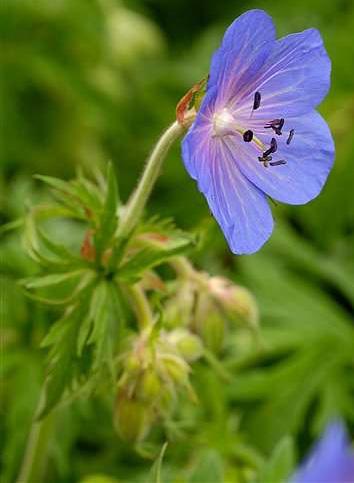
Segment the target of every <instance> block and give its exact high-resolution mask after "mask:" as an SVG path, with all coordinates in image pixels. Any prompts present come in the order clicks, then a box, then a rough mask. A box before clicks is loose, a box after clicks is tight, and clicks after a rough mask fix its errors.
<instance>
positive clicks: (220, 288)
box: [209, 277, 258, 327]
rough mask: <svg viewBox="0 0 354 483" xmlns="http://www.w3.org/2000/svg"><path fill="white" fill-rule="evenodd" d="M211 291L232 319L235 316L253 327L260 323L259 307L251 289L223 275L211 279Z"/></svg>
mask: <svg viewBox="0 0 354 483" xmlns="http://www.w3.org/2000/svg"><path fill="white" fill-rule="evenodd" d="M209 287H210V293H211V294H212V296H213V297H214V298H215V300H216V301H217V302H218V303H219V304H220V305H221V307H222V308H223V309H224V310H225V312H226V314H227V316H228V317H230V318H231V319H232V318H234V317H235V316H236V317H238V318H240V319H241V320H243V321H245V322H247V323H249V324H250V325H252V326H253V327H255V326H257V324H258V307H257V303H256V300H255V298H254V296H253V295H252V294H251V292H250V291H249V290H247V289H246V288H244V287H241V286H240V285H236V284H234V283H232V282H231V281H230V280H228V279H226V278H223V277H211V278H210V279H209Z"/></svg>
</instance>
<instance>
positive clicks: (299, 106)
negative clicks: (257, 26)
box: [233, 29, 331, 120]
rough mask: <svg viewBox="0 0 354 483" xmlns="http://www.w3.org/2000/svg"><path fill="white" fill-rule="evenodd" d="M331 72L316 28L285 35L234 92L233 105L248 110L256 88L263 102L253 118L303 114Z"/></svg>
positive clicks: (317, 100) (323, 89)
mask: <svg viewBox="0 0 354 483" xmlns="http://www.w3.org/2000/svg"><path fill="white" fill-rule="evenodd" d="M330 73H331V61H330V59H329V57H328V55H327V52H326V50H325V47H324V45H323V41H322V37H321V35H320V33H319V32H318V31H317V30H316V29H308V30H305V31H304V32H300V33H296V34H291V35H288V36H286V37H283V38H282V39H280V40H277V41H276V42H275V46H274V48H273V51H272V53H271V55H270V56H269V57H268V59H267V61H266V62H265V64H264V66H263V67H262V69H260V70H259V72H258V74H257V75H256V76H255V77H254V78H250V79H249V84H248V85H247V86H246V87H243V88H241V89H240V91H239V92H238V93H237V95H236V97H235V102H234V104H233V109H234V110H235V111H236V112H239V113H241V114H242V112H243V111H249V109H250V106H251V105H252V102H253V95H254V91H256V90H257V91H259V92H261V95H262V102H261V108H260V109H258V110H257V112H255V116H254V117H255V119H261V118H266V119H268V120H271V119H275V118H279V117H284V118H286V117H292V116H298V115H302V114H304V113H306V112H308V111H310V110H312V109H314V108H315V107H316V106H317V105H318V104H319V103H320V102H321V101H322V99H323V98H324V97H325V95H326V94H327V92H328V89H329V86H330Z"/></svg>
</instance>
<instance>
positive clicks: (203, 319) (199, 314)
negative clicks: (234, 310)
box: [195, 292, 225, 353]
mask: <svg viewBox="0 0 354 483" xmlns="http://www.w3.org/2000/svg"><path fill="white" fill-rule="evenodd" d="M195 329H196V331H197V332H198V334H199V335H200V337H201V339H202V341H203V343H204V345H205V346H206V347H207V348H208V349H209V350H211V351H213V352H215V353H218V352H220V350H221V349H222V347H223V345H224V337H225V320H224V317H223V314H222V312H221V310H220V308H219V307H218V305H217V304H216V303H215V302H214V300H213V299H212V297H211V296H210V294H209V293H207V292H203V293H201V294H200V296H199V299H198V304H197V307H196V311H195Z"/></svg>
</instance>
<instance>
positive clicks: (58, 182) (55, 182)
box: [34, 174, 75, 194]
mask: <svg viewBox="0 0 354 483" xmlns="http://www.w3.org/2000/svg"><path fill="white" fill-rule="evenodd" d="M34 177H35V178H36V179H39V180H40V181H43V182H44V183H46V184H48V185H49V186H50V187H51V188H54V189H56V190H59V191H63V192H64V193H69V194H75V193H74V191H73V189H72V187H71V186H70V183H69V182H68V181H63V180H62V179H59V178H54V177H53V176H44V175H41V174H37V175H35V176H34Z"/></svg>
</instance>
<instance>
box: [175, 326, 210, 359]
mask: <svg viewBox="0 0 354 483" xmlns="http://www.w3.org/2000/svg"><path fill="white" fill-rule="evenodd" d="M169 340H170V342H171V343H172V344H174V345H175V347H176V348H177V350H178V352H179V353H180V354H181V356H182V357H183V358H184V359H185V360H186V361H188V362H193V361H196V360H197V359H199V357H201V355H202V353H203V344H202V341H201V340H200V338H199V337H198V336H197V335H195V334H192V333H191V332H189V331H188V330H186V329H176V330H174V331H173V332H171V333H170V334H169Z"/></svg>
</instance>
